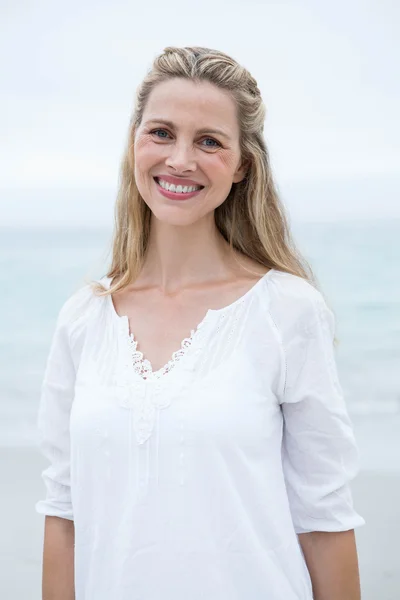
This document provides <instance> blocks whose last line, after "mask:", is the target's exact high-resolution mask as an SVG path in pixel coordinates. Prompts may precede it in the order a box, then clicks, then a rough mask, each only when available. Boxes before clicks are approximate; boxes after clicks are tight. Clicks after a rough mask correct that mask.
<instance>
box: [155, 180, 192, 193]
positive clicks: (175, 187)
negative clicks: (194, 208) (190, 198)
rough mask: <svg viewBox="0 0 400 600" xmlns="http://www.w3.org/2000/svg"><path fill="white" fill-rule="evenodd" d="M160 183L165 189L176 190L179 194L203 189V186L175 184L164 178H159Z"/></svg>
mask: <svg viewBox="0 0 400 600" xmlns="http://www.w3.org/2000/svg"><path fill="white" fill-rule="evenodd" d="M158 183H159V184H160V186H161V187H162V188H163V189H164V190H167V191H169V192H175V193H177V194H187V193H188V192H195V191H196V190H199V189H201V186H199V185H190V186H187V185H185V186H182V185H174V184H173V183H167V182H166V181H164V180H163V179H158Z"/></svg>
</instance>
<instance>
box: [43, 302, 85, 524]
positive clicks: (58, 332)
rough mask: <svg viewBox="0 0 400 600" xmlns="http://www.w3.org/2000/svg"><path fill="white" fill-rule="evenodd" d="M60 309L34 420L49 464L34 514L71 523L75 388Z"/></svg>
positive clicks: (63, 312) (65, 327)
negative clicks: (42, 496) (71, 429)
mask: <svg viewBox="0 0 400 600" xmlns="http://www.w3.org/2000/svg"><path fill="white" fill-rule="evenodd" d="M67 304H68V303H66V304H65V305H64V306H63V308H62V309H61V311H60V313H59V315H58V319H57V323H56V327H55V331H54V334H53V338H52V343H51V347H50V352H49V355H48V359H47V364H46V369H45V374H44V378H43V382H42V388H41V396H40V405H39V412H38V419H37V427H38V432H39V444H40V450H41V452H42V454H43V455H44V456H45V457H46V458H47V459H48V460H49V461H50V465H49V466H48V467H47V468H46V469H45V470H44V471H43V473H42V478H43V480H44V483H45V490H46V497H45V499H43V500H40V501H39V502H37V503H36V505H35V508H36V511H37V512H38V513H41V514H44V515H50V516H56V517H62V518H64V519H69V520H73V518H74V516H73V509H72V503H71V493H70V439H69V418H70V410H71V405H72V400H73V394H74V386H75V366H74V363H73V360H72V355H71V348H70V340H69V331H68V319H67V316H66V315H67V314H68V311H67V310H66V308H67Z"/></svg>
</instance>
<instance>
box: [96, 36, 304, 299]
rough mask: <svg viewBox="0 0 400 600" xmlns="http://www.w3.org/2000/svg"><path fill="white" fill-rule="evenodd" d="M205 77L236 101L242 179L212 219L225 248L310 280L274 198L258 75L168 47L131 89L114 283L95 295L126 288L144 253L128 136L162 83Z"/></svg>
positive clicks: (226, 60)
mask: <svg viewBox="0 0 400 600" xmlns="http://www.w3.org/2000/svg"><path fill="white" fill-rule="evenodd" d="M177 77H178V78H182V79H186V80H190V81H194V82H201V81H207V82H211V83H213V84H214V85H215V86H217V87H218V88H220V89H222V90H224V91H227V92H229V94H230V95H231V97H232V98H233V100H234V101H235V103H236V106H237V114H238V120H239V126H240V148H241V154H242V160H244V161H246V162H247V163H248V164H249V168H248V171H247V174H246V177H245V178H244V179H243V180H242V181H241V182H239V183H234V184H232V188H231V191H230V193H229V195H228V197H227V198H226V200H225V201H224V202H223V203H222V204H221V205H220V206H218V207H217V208H216V209H215V223H216V226H217V228H218V230H219V232H220V233H221V235H222V236H223V237H224V238H225V240H226V241H227V242H228V243H229V245H230V247H231V249H235V250H236V251H239V252H240V253H242V254H244V255H246V256H247V257H249V258H251V259H253V260H255V261H256V262H258V263H259V264H260V265H263V266H264V267H267V268H269V269H271V268H273V269H277V270H280V271H285V272H287V273H292V274H294V275H297V276H299V277H302V278H304V279H306V280H308V281H309V282H310V283H312V284H313V285H316V283H315V277H314V274H313V272H312V270H311V268H310V266H309V264H308V263H307V261H306V260H305V259H304V258H303V257H302V256H301V255H300V254H299V252H298V251H297V249H296V247H295V245H294V242H293V239H292V237H291V233H290V230H289V226H288V222H287V218H286V216H285V211H284V207H283V205H282V203H281V201H280V199H279V196H278V193H277V190H276V187H275V184H274V181H273V177H272V172H271V166H270V161H269V155H268V150H267V147H266V143H265V140H264V135H263V130H264V120H265V106H264V103H263V100H262V98H261V94H260V90H259V88H258V86H257V82H256V80H255V79H254V78H253V77H252V76H251V74H250V73H249V72H248V71H247V69H245V68H244V67H242V66H241V65H239V64H238V63H237V62H236V61H235V60H234V59H233V58H231V57H230V56H228V55H227V54H224V53H223V52H220V51H218V50H212V49H209V48H203V47H197V46H196V47H185V48H178V47H167V48H165V50H164V52H163V53H162V54H160V55H159V56H157V57H156V59H155V60H154V62H153V65H152V67H151V69H150V71H149V72H148V73H147V75H146V76H145V78H144V80H143V81H142V83H141V85H140V86H139V88H138V90H137V97H136V104H135V108H134V112H133V115H132V117H131V122H130V127H129V134H128V143H127V147H126V150H125V153H124V156H123V159H122V164H121V173H120V185H119V191H118V196H117V201H116V206H115V226H114V233H113V239H112V261H111V266H110V268H109V270H108V272H107V274H106V277H110V278H111V279H112V280H114V279H118V281H117V282H116V283H115V284H113V285H111V286H110V288H109V289H107V290H106V289H105V288H104V287H102V286H101V284H99V283H98V284H97V286H96V284H95V287H96V290H97V293H99V295H107V294H112V293H115V292H117V291H119V290H122V289H124V288H125V287H126V286H128V285H129V284H130V283H131V282H133V281H134V280H135V279H136V277H137V276H138V274H139V272H140V270H141V268H142V265H143V259H144V255H145V252H146V248H147V244H148V240H149V233H150V217H151V211H150V209H149V207H148V206H147V204H146V203H145V202H144V200H143V198H142V197H141V196H140V193H139V190H138V188H137V186H136V182H135V176H134V137H135V132H136V130H137V128H138V126H139V125H140V123H141V121H142V117H143V112H144V109H145V107H146V103H147V101H148V98H149V96H150V94H151V92H152V90H153V89H154V88H155V86H156V85H158V84H159V83H161V82H164V81H166V80H169V79H172V78H177Z"/></svg>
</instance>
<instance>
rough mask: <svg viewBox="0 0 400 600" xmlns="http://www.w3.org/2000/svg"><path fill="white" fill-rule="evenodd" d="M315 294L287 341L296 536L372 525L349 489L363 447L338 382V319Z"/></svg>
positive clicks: (304, 303)
mask: <svg viewBox="0 0 400 600" xmlns="http://www.w3.org/2000/svg"><path fill="white" fill-rule="evenodd" d="M307 285H309V284H307ZM307 289H308V291H309V293H308V294H306V296H305V297H303V298H297V301H296V308H295V310H294V312H295V318H294V319H292V320H291V319H290V318H287V322H288V323H289V325H287V326H285V335H284V340H283V346H284V356H285V362H286V364H285V369H286V377H285V385H284V390H283V393H282V402H281V409H282V412H283V420H284V424H283V443H282V464H283V470H284V477H285V482H286V488H287V493H288V498H289V504H290V509H291V514H292V519H293V523H294V527H295V531H296V533H305V532H311V531H346V530H350V529H353V528H354V527H357V526H359V525H363V524H364V519H363V518H362V517H361V516H360V515H359V514H358V513H357V512H356V511H355V510H354V508H353V502H352V494H351V490H350V486H349V482H350V481H351V480H352V479H353V478H354V477H355V475H356V474H357V472H358V448H357V446H356V442H355V439H354V435H353V428H352V424H351V421H350V418H349V415H348V412H347V408H346V403H345V400H344V396H343V392H342V388H341V385H340V383H339V380H338V373H337V367H336V361H335V355H334V333H335V319H334V315H333V313H332V311H331V310H330V309H329V308H328V306H327V305H326V303H325V300H324V299H323V297H322V294H320V292H318V291H317V290H315V289H314V288H312V292H311V287H308V288H307Z"/></svg>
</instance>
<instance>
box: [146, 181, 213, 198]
mask: <svg viewBox="0 0 400 600" xmlns="http://www.w3.org/2000/svg"><path fill="white" fill-rule="evenodd" d="M154 181H155V183H156V186H157V189H158V191H159V192H160V194H162V195H163V196H165V197H166V198H169V199H170V200H188V199H189V198H193V197H194V196H197V195H198V194H200V192H202V191H203V189H204V188H203V187H202V188H201V189H200V190H195V191H194V192H170V191H168V190H165V189H164V188H163V187H161V185H160V184H159V183H158V180H157V178H156V177H154Z"/></svg>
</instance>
